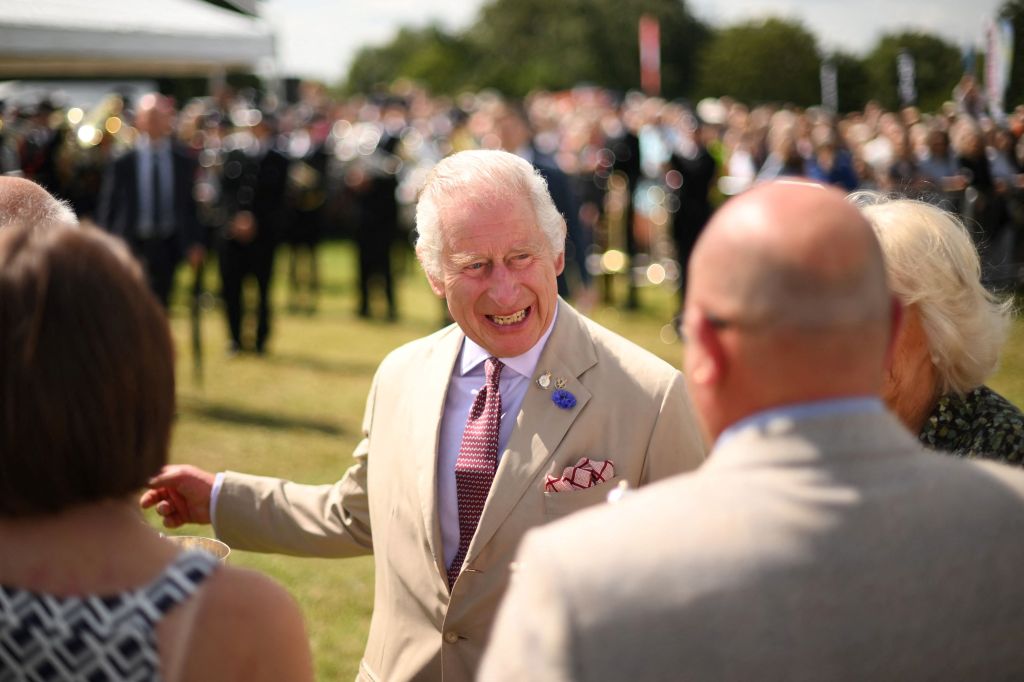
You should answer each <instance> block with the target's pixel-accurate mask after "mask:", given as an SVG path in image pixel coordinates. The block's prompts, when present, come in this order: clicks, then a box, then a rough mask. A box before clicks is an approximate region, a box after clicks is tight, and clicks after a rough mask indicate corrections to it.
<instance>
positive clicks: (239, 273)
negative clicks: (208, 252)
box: [220, 240, 274, 353]
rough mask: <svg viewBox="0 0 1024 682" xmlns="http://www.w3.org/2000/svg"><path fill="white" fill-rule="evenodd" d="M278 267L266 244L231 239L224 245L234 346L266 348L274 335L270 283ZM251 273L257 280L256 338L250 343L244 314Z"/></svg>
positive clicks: (224, 294)
mask: <svg viewBox="0 0 1024 682" xmlns="http://www.w3.org/2000/svg"><path fill="white" fill-rule="evenodd" d="M273 270H274V251H273V249H272V248H267V247H265V246H263V245H253V244H249V245H243V244H240V243H238V242H237V241H234V240H228V241H226V242H225V243H224V244H222V245H221V249H220V277H221V296H222V297H223V299H224V309H225V312H226V313H227V319H228V333H229V334H230V335H231V350H233V351H238V350H243V349H246V348H250V347H251V348H254V349H255V351H256V352H257V353H263V352H264V351H265V350H266V345H267V339H268V338H269V337H270V284H271V276H272V274H273ZM247 277H252V278H253V279H254V280H255V281H256V289H257V303H256V338H255V344H254V345H253V346H249V345H247V344H246V343H244V341H243V332H242V318H243V315H244V311H245V305H244V300H243V298H244V297H243V288H244V284H245V280H246V278H247Z"/></svg>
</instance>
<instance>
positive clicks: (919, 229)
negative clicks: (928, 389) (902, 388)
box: [850, 192, 1013, 394]
mask: <svg viewBox="0 0 1024 682" xmlns="http://www.w3.org/2000/svg"><path fill="white" fill-rule="evenodd" d="M850 200H851V201H853V202H854V203H855V204H856V205H858V206H860V208H861V210H862V211H863V212H864V215H865V217H866V218H867V219H868V221H869V222H870V223H871V226H872V228H874V230H875V234H876V235H877V237H878V241H879V242H880V243H881V245H882V251H883V253H884V254H885V264H886V271H887V274H888V279H889V286H890V288H891V289H892V291H893V293H894V294H896V296H898V297H899V299H900V301H901V302H902V303H903V305H905V306H911V305H913V306H917V309H918V311H919V312H920V314H921V323H922V325H923V327H924V332H925V335H926V336H927V338H928V348H929V350H930V352H931V355H932V362H933V363H934V364H935V369H936V372H937V374H938V379H939V388H940V390H941V391H942V392H943V393H944V394H946V393H960V394H963V393H966V392H967V391H970V390H972V389H974V388H977V387H978V386H981V385H982V384H983V383H984V382H985V380H986V379H987V378H988V377H989V376H990V375H991V374H992V373H993V372H994V371H995V368H996V365H997V363H998V361H999V351H1000V350H1001V349H1002V347H1003V343H1004V342H1005V341H1006V336H1007V333H1008V332H1009V325H1010V316H1011V314H1012V310H1013V303H1012V301H1010V300H1009V299H1003V298H1000V297H999V296H996V295H995V294H993V293H992V292H990V291H988V290H986V289H985V287H984V286H983V285H982V283H981V263H980V261H979V259H978V252H977V250H976V249H975V248H974V242H973V241H972V240H971V236H970V234H969V233H968V232H967V229H966V228H965V227H964V225H963V223H961V222H960V221H959V220H958V219H957V218H956V216H954V215H952V214H951V213H948V212H947V211H944V210H942V209H940V208H938V207H936V206H932V205H931V204H927V203H924V202H922V201H914V200H911V199H891V198H887V197H885V196H883V195H880V194H877V193H873V192H857V193H855V194H852V195H851V196H850Z"/></svg>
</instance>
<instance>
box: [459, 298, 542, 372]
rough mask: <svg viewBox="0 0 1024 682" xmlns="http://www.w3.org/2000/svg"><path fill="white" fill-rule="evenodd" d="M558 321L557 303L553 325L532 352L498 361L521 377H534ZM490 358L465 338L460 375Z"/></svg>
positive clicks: (474, 342) (460, 362)
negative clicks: (541, 355)
mask: <svg viewBox="0 0 1024 682" xmlns="http://www.w3.org/2000/svg"><path fill="white" fill-rule="evenodd" d="M557 321H558V304H557V303H556V304H555V314H554V316H552V318H551V324H549V325H548V328H547V330H546V331H545V332H544V334H543V335H542V336H541V337H540V338H539V339H538V340H537V343H535V344H533V347H532V348H530V350H528V351H526V352H525V353H523V354H522V355H517V356H515V357H514V358H498V359H499V360H501V362H502V364H504V365H505V366H506V367H508V368H509V369H511V370H513V371H514V372H515V373H516V374H519V375H520V376H524V377H530V376H533V372H534V370H536V369H537V363H538V362H540V354H541V353H542V352H543V351H544V346H545V345H546V344H547V342H548V337H549V336H551V332H552V331H553V330H554V328H555V322H557ZM489 357H491V354H490V353H488V352H487V351H486V350H484V349H483V347H482V346H480V344H478V343H477V342H476V341H474V340H473V339H471V338H469V337H468V336H464V337H463V340H462V353H461V355H460V360H459V365H458V372H459V375H460V376H466V375H467V374H469V373H470V372H472V371H473V370H474V369H475V368H476V367H477V366H478V365H480V364H482V363H483V362H484V360H486V359H487V358H489Z"/></svg>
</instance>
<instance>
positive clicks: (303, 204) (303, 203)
mask: <svg viewBox="0 0 1024 682" xmlns="http://www.w3.org/2000/svg"><path fill="white" fill-rule="evenodd" d="M313 123H316V122H315V121H314V122H313ZM292 137H293V145H292V147H298V148H299V149H300V150H301V153H300V154H298V155H294V156H293V159H294V160H293V163H292V166H291V170H290V172H289V181H288V195H289V208H290V210H289V211H288V218H287V222H288V225H287V228H286V229H285V235H286V236H285V238H286V240H287V242H288V246H289V254H288V255H289V257H288V307H289V309H291V310H303V311H305V312H307V313H313V312H314V311H315V310H316V303H317V297H318V296H319V293H320V273H319V267H318V263H317V247H318V246H319V244H320V240H321V238H322V235H323V231H324V221H325V216H324V214H325V211H326V208H327V197H328V165H329V161H330V151H329V149H328V145H327V143H326V140H324V139H316V126H315V125H313V124H312V123H311V124H308V125H306V126H303V127H302V128H301V129H300V130H298V131H296V132H294V133H293V134H292ZM295 138H298V140H299V141H300V142H301V143H302V144H299V145H295V144H294V141H295Z"/></svg>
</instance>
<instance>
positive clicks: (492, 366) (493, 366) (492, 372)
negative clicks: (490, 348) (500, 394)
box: [484, 357, 505, 386]
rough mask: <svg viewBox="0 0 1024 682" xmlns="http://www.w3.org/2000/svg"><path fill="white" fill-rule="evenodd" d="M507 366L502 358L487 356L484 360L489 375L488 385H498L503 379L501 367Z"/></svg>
mask: <svg viewBox="0 0 1024 682" xmlns="http://www.w3.org/2000/svg"><path fill="white" fill-rule="evenodd" d="M504 366H505V363H503V362H502V361H501V360H499V359H498V358H495V357H490V358H487V360H485V361H484V373H485V375H486V376H487V385H488V386H497V385H498V381H499V380H500V379H501V368H502V367H504Z"/></svg>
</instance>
